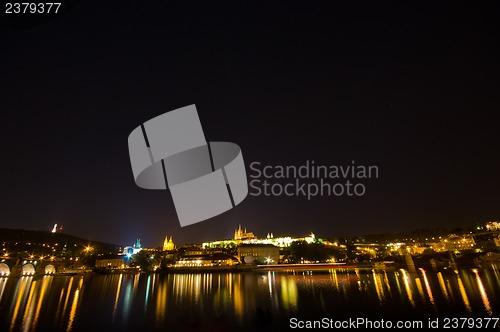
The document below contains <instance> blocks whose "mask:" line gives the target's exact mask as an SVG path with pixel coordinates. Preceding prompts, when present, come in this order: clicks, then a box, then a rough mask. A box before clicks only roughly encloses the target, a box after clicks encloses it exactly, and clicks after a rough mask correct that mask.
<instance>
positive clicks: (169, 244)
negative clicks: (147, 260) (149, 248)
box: [163, 235, 175, 251]
mask: <svg viewBox="0 0 500 332" xmlns="http://www.w3.org/2000/svg"><path fill="white" fill-rule="evenodd" d="M174 249H175V245H174V242H173V241H172V237H170V239H169V238H168V235H167V236H165V241H163V251H169V250H174Z"/></svg>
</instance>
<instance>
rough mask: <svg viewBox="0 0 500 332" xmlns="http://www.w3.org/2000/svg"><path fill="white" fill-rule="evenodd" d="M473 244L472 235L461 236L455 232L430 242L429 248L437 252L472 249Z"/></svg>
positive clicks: (474, 243)
mask: <svg viewBox="0 0 500 332" xmlns="http://www.w3.org/2000/svg"><path fill="white" fill-rule="evenodd" d="M475 246H476V242H475V241H474V238H473V237H472V236H470V235H465V236H463V237H462V236H458V235H455V234H450V235H448V237H447V238H445V239H442V240H440V241H439V242H436V243H432V244H431V248H432V249H433V250H435V251H437V252H440V251H461V250H470V249H474V247H475Z"/></svg>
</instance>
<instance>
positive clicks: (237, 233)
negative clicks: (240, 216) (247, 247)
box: [234, 225, 255, 240]
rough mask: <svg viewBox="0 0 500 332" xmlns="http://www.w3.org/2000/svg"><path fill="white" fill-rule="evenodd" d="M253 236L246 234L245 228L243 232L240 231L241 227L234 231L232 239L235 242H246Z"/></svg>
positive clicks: (253, 236)
mask: <svg viewBox="0 0 500 332" xmlns="http://www.w3.org/2000/svg"><path fill="white" fill-rule="evenodd" d="M254 238H255V235H253V233H252V232H247V229H246V227H245V230H242V229H241V225H240V226H239V227H238V229H236V230H235V231H234V239H235V240H248V239H254Z"/></svg>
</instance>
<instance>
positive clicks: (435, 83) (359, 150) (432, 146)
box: [0, 1, 500, 245]
mask: <svg viewBox="0 0 500 332" xmlns="http://www.w3.org/2000/svg"><path fill="white" fill-rule="evenodd" d="M74 3H77V2H74ZM96 6H97V7H98V10H97V7H96ZM498 14H500V13H499V4H498V3H486V2H451V1H448V2H441V3H439V4H433V5H432V6H425V5H423V4H417V3H406V4H402V3H396V2H394V3H390V2H387V3H384V4H374V3H370V2H367V3H362V2H359V3H356V4H350V5H349V4H345V3H343V4H335V5H331V6H330V7H326V6H323V5H321V4H319V3H307V4H306V3H304V2H299V1H292V2H288V3H286V4H266V5H258V4H256V3H252V4H235V3H231V4H207V3H203V4H199V5H197V6H193V5H189V4H179V3H159V2H158V3H156V2H155V3H150V4H147V5H144V4H143V5H139V4H136V3H135V2H130V1H121V2H112V3H101V2H92V1H90V2H78V3H77V4H76V5H75V6H74V7H73V8H72V9H71V10H69V11H68V12H67V13H65V14H64V15H61V16H60V17H58V18H57V19H54V20H51V21H47V22H44V23H42V24H39V25H34V26H21V27H20V26H19V25H15V24H13V22H12V21H9V20H8V19H7V17H6V16H5V14H4V15H3V18H4V21H3V22H0V40H1V41H2V45H4V52H3V55H2V59H3V61H2V62H1V64H0V66H1V70H2V80H1V88H2V90H1V91H2V98H0V109H1V110H2V111H3V112H2V113H3V119H4V128H3V130H2V142H3V144H2V148H3V151H4V162H3V163H2V166H1V173H2V174H3V175H4V181H3V185H2V189H1V196H2V197H3V201H2V218H1V219H0V220H1V221H0V227H6V228H27V229H35V230H48V231H50V229H51V228H52V226H53V224H55V223H57V224H59V225H62V226H63V231H64V232H67V233H68V234H75V235H76V234H77V236H82V237H85V238H87V239H89V240H95V241H105V242H106V241H109V242H111V243H117V244H131V243H133V241H135V239H137V238H141V239H142V241H143V243H144V244H145V245H146V244H149V243H151V244H153V243H154V244H155V245H156V244H158V243H162V241H163V239H164V237H165V236H166V235H169V236H173V238H174V242H176V243H186V242H194V243H196V242H204V241H207V240H209V239H219V238H228V237H229V238H230V237H232V232H233V231H234V228H235V227H237V225H239V224H241V225H242V226H245V227H247V229H248V230H251V231H253V232H254V233H255V234H267V233H268V232H273V233H274V234H275V235H281V234H297V235H300V234H303V235H306V234H309V233H310V232H311V231H313V232H314V233H317V234H321V235H323V234H328V235H330V236H335V235H336V234H339V236H340V235H342V236H351V235H356V234H359V233H366V234H374V233H400V232H409V231H411V230H413V229H421V228H434V227H445V228H450V229H453V228H457V227H461V228H465V227H467V226H470V225H474V224H485V223H487V222H489V221H494V220H498V219H499V218H498V216H499V213H500V211H499V207H498V202H499V198H500V193H499V190H498V188H499V187H500V177H499V176H498V169H499V166H500V153H499V152H500V151H499V144H498V134H497V133H498V116H497V115H496V112H497V110H498V109H499V106H500V95H499V94H498V89H497V85H498V79H499V74H498V73H500V61H499V60H500V59H499V56H500V40H499V36H500V22H499V21H498ZM191 104H195V105H196V107H197V109H198V113H199V116H200V120H201V123H202V126H203V131H204V134H205V137H206V139H207V140H208V141H227V142H234V143H236V144H238V145H239V146H240V147H241V150H242V154H243V158H244V161H245V165H246V169H247V175H248V174H249V172H250V170H249V165H250V164H251V163H252V162H254V161H259V162H261V163H263V164H266V165H297V166H298V165H301V164H303V163H304V162H305V161H306V160H314V161H315V162H317V163H318V164H324V165H339V164H349V163H351V161H355V162H356V163H359V164H363V165H377V166H378V167H379V177H378V179H372V180H367V181H366V189H367V190H366V194H365V195H364V196H362V197H316V198H314V199H311V200H307V199H305V198H304V197H263V196H259V197H254V196H248V197H247V198H246V199H245V200H244V201H243V202H242V203H241V204H240V205H238V206H236V207H235V208H233V209H232V210H230V211H228V212H226V213H223V214H221V215H219V216H216V217H214V218H211V219H209V220H206V221H203V222H200V223H198V224H194V225H191V226H187V227H182V228H181V227H180V225H179V221H178V219H177V215H176V211H175V208H174V205H173V202H172V198H171V195H170V192H169V191H168V190H167V191H160V190H145V189H141V188H139V187H137V186H136V184H135V183H134V179H133V176H132V170H131V166H130V159H129V155H128V147H127V138H128V135H129V134H130V132H131V131H132V130H133V129H134V128H136V127H137V126H139V125H140V124H141V123H143V122H144V121H147V120H149V119H151V118H153V117H155V116H157V115H160V114H163V113H165V112H168V111H171V110H174V109H177V108H179V107H183V106H187V105H191Z"/></svg>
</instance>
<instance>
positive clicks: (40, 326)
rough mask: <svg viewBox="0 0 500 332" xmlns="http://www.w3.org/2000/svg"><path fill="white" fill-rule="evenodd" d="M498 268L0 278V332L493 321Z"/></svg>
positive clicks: (498, 285) (496, 304)
mask: <svg viewBox="0 0 500 332" xmlns="http://www.w3.org/2000/svg"><path fill="white" fill-rule="evenodd" d="M498 277H499V273H498V271H496V270H491V269H490V270H461V271H441V272H434V271H426V270H423V269H420V270H419V271H417V272H412V273H410V272H408V271H406V270H403V269H400V270H396V271H376V270H358V269H356V270H349V269H331V270H328V271H286V272H278V271H260V272H250V273H236V274H235V273H194V274H170V275H168V274H165V275H160V274H158V275H157V274H120V275H85V276H82V275H75V276H43V277H38V276H24V277H20V278H13V277H10V278H0V331H4V330H5V331H9V330H10V331H18V330H21V331H37V330H40V331H44V330H64V331H71V330H75V329H78V330H83V329H92V328H93V329H94V330H95V322H99V324H102V327H103V329H107V330H113V329H116V330H120V331H121V330H127V329H137V328H139V329H140V328H144V329H147V328H151V329H153V328H155V329H165V328H166V327H167V326H169V327H177V328H179V327H182V328H183V329H184V330H186V329H187V330H189V329H190V328H193V329H199V328H200V327H203V328H206V329H208V330H211V329H224V328H232V327H240V328H244V327H250V326H254V324H256V323H259V322H260V323H262V324H271V325H272V324H278V325H276V326H277V327H278V329H279V326H280V325H279V322H283V321H286V319H287V318H288V317H291V316H311V317H314V316H315V315H320V316H324V315H325V314H335V315H336V316H337V317H342V316H343V315H349V316H357V315H358V316H361V315H365V314H367V313H372V314H373V315H377V314H380V315H382V313H385V315H386V313H387V312H391V314H394V315H398V317H399V315H405V314H410V313H411V314H412V315H418V314H421V315H422V316H423V317H431V315H440V314H443V315H444V314H447V313H448V314H449V313H453V315H454V316H455V317H461V316H460V315H463V317H467V316H469V317H486V316H491V317H495V314H496V315H498V311H499V310H498V305H499V303H498V301H497V298H498V294H500V283H499V280H498Z"/></svg>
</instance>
